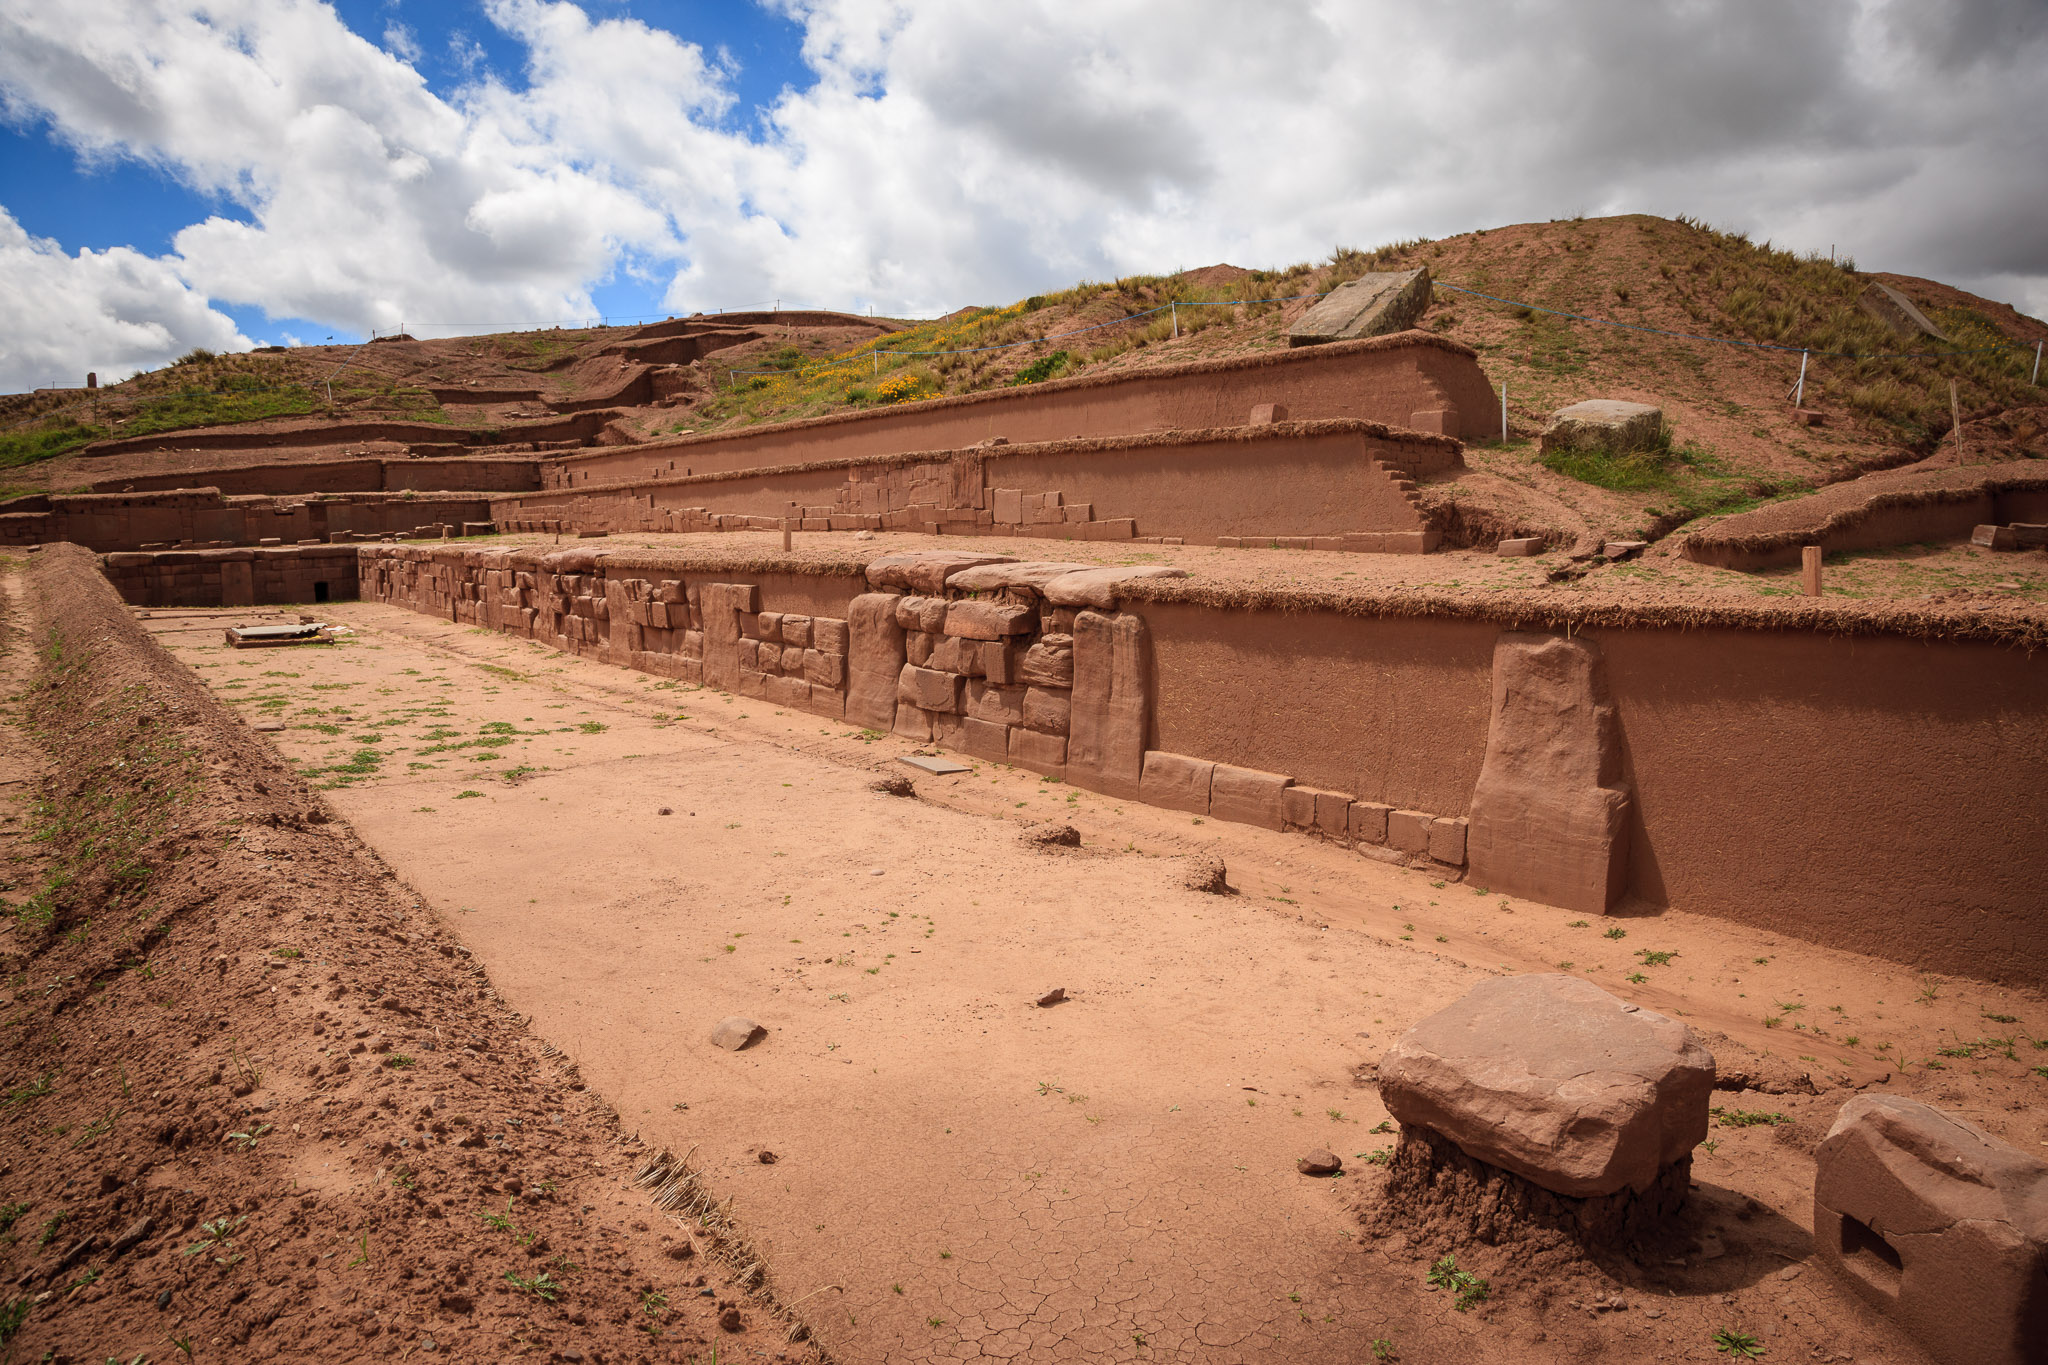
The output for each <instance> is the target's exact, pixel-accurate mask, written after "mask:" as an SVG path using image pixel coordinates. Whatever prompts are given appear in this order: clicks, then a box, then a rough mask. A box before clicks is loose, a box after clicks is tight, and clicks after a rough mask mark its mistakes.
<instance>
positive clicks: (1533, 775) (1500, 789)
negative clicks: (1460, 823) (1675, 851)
mask: <svg viewBox="0 0 2048 1365" xmlns="http://www.w3.org/2000/svg"><path fill="white" fill-rule="evenodd" d="M1630 799H1631V798H1630V795H1629V791H1628V786H1627V783H1626V781H1625V779H1624V777H1623V775H1622V756H1621V736H1620V727H1619V723H1618V720H1617V718H1616V715H1615V710H1614V703H1613V700H1612V698H1611V697H1610V696H1609V694H1608V691H1607V681H1606V675H1605V671H1604V668H1603V666H1602V662H1601V657H1600V652H1599V649H1598V647H1597V646H1595V645H1594V644H1592V643H1591V642H1590V641H1588V640H1586V639H1585V638H1583V637H1581V638H1578V639H1573V640H1567V639H1564V638H1562V637H1560V636H1553V635H1533V634H1520V633H1516V632H1508V633H1505V634H1503V635H1502V636H1501V637H1500V640H1499V641H1498V642H1497V643H1496V644H1495V646H1494V651H1493V719H1492V723H1491V725H1490V726H1489V728H1488V731H1487V736H1486V758H1485V760H1484V762H1483V763H1482V764H1481V766H1480V770H1479V782H1478V785H1477V786H1476V787H1474V789H1473V792H1472V813H1471V819H1470V828H1469V829H1468V830H1467V832H1466V843H1465V851H1466V865H1467V866H1468V867H1469V868H1470V869H1471V873H1472V876H1473V878H1474V879H1475V880H1477V881H1479V882H1482V883H1484V884H1485V885H1487V886H1491V887H1493V888H1494V889H1496V890H1500V891H1506V892H1510V893H1512V894H1514V895H1518V896H1526V897H1528V898H1529V899H1531V900H1538V901H1543V902H1545V903H1547V904H1550V905H1556V906H1560V907H1562V908H1564V909H1567V910H1582V911H1589V912H1595V913H1601V914H1604V913H1606V911H1607V908H1608V907H1609V906H1610V905H1612V904H1613V903H1614V901H1615V900H1616V899H1617V898H1618V897H1619V896H1620V895H1621V893H1622V890H1623V888H1624V887H1625V886H1626V884H1627V881H1628V820H1629V806H1630Z"/></svg>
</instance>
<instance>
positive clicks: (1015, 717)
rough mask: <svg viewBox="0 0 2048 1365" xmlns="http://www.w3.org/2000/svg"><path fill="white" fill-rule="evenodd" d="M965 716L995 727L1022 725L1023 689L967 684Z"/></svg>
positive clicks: (981, 683) (985, 684) (976, 683)
mask: <svg viewBox="0 0 2048 1365" xmlns="http://www.w3.org/2000/svg"><path fill="white" fill-rule="evenodd" d="M967 714H968V715H970V716H974V717H977V718H979V719H981V720H985V721H993V722H994V723H996V724H997V725H1022V724H1023V723H1024V689H1023V688H1021V687H995V686H991V685H990V684H988V683H986V682H980V681H975V682H970V683H968V684H967Z"/></svg>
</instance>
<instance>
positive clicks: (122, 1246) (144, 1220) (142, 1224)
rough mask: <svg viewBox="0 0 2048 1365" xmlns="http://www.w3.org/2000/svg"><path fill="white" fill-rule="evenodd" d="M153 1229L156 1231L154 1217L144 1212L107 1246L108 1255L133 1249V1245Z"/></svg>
mask: <svg viewBox="0 0 2048 1365" xmlns="http://www.w3.org/2000/svg"><path fill="white" fill-rule="evenodd" d="M154 1231H156V1219H154V1218H152V1217H150V1216H149V1215H148V1214H144V1215H143V1216H142V1217H140V1218H138V1219H136V1220H135V1221H134V1222H132V1223H130V1224H129V1225H128V1226H127V1227H126V1228H125V1229H124V1230H123V1231H122V1233H121V1235H120V1236H119V1237H116V1238H115V1239H114V1240H113V1243H112V1244H111V1245H109V1246H108V1247H107V1255H108V1257H109V1258H111V1257H115V1256H119V1255H120V1254H121V1253H122V1252H124V1251H131V1250H133V1249H134V1248H135V1247H137V1246H140V1245H141V1244H142V1242H143V1240H144V1239H145V1238H147V1237H148V1236H149V1234H150V1233H152V1232H154Z"/></svg>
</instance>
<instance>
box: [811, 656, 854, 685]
mask: <svg viewBox="0 0 2048 1365" xmlns="http://www.w3.org/2000/svg"><path fill="white" fill-rule="evenodd" d="M804 681H805V682H808V683H810V684H811V685H812V686H814V687H828V688H837V687H839V686H840V685H841V684H843V683H844V682H845V681H846V659H845V657H844V656H842V655H838V654H826V653H824V652H823V651H821V650H816V649H807V650H805V651H804Z"/></svg>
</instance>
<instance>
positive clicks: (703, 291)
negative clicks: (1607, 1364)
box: [0, 0, 2048, 344]
mask: <svg viewBox="0 0 2048 1365" xmlns="http://www.w3.org/2000/svg"><path fill="white" fill-rule="evenodd" d="M764 3H767V4H768V5H769V6H770V7H771V8H773V9H774V10H776V11H777V12H779V13H780V14H782V15H784V16H786V17H787V18H789V19H790V20H792V21H794V22H795V23H796V24H797V25H798V26H799V27H800V31H801V33H802V35H803V37H802V43H803V59H804V61H805V62H806V63H807V64H808V66H809V69H810V71H811V73H812V77H813V79H812V82H811V83H810V84H809V85H808V86H807V88H804V89H801V90H785V91H784V92H783V93H782V95H781V96H780V98H778V99H777V100H776V101H775V102H774V103H773V104H772V105H771V106H769V107H768V108H766V109H765V110H762V111H759V112H758V113H754V112H743V111H739V110H737V109H736V107H735V105H734V93H733V91H734V75H735V69H734V67H733V65H732V59H731V58H730V57H729V56H727V55H725V54H724V53H723V52H720V53H716V54H707V53H706V51H705V50H704V49H703V48H702V47H701V46H700V45H698V44H696V43H693V42H691V41H689V38H688V35H687V34H686V33H682V34H679V33H675V32H670V31H667V30H664V29H662V28H660V27H657V26H654V25H651V24H649V23H647V22H644V21H642V20H639V19H635V18H632V17H628V16H623V15H620V16H615V17H599V16H596V15H593V14H592V13H591V12H590V11H588V10H586V9H584V8H583V7H581V6H579V5H578V4H575V3H571V2H570V0H482V9H483V16H484V18H485V19H486V20H487V21H488V22H490V23H492V24H493V25H495V26H496V27H497V28H498V29H499V30H500V31H501V32H502V33H504V34H505V35H507V36H509V37H510V38H511V39H513V40H514V41H515V42H516V43H518V44H519V45H520V46H521V49H522V51H523V54H524V62H523V67H522V69H521V70H519V71H516V72H493V71H490V70H488V69H487V67H486V66H485V65H484V64H483V63H482V62H481V60H480V50H477V55H478V56H479V60H478V62H477V63H475V64H474V65H471V66H469V67H468V68H466V69H468V70H469V71H470V72H471V75H470V77H469V78H468V79H467V81H466V83H465V84H463V85H462V86H461V87H460V88H459V89H456V90H453V91H451V92H448V93H446V94H445V95H444V94H437V93H436V92H434V91H433V90H430V89H429V88H428V86H427V84H426V82H425V81H424V80H423V79H422V77H421V75H420V74H419V72H418V71H417V70H416V69H415V68H414V66H413V63H414V62H416V61H418V60H419V57H418V52H419V44H420V39H419V38H418V37H417V36H416V35H415V34H414V33H413V32H412V31H411V30H410V29H407V28H405V27H404V26H402V25H400V24H398V23H397V22H396V21H395V20H394V21H392V23H391V24H390V25H389V26H388V27H387V28H386V29H385V31H384V32H383V34H382V35H381V38H382V45H381V46H379V45H378V44H377V43H375V42H372V41H371V40H370V39H368V38H365V37H363V36H361V35H358V34H355V33H353V32H351V31H350V30H349V29H348V28H347V27H346V26H345V25H344V24H343V22H342V21H341V20H340V18H339V17H338V16H337V15H336V14H335V12H334V11H333V10H332V9H331V8H329V7H328V6H327V5H326V4H324V3H320V2H319V0H183V3H179V4H176V5H170V4H163V3H156V2H153V0H0V99H4V101H5V103H6V107H7V108H8V110H9V111H11V112H12V113H13V114H14V116H15V117H17V118H35V119H47V120H48V121H49V123H50V125H51V126H52V127H53V128H54V129H55V130H57V132H58V134H59V135H60V136H62V137H63V138H65V139H67V140H68V141H69V142H70V143H71V144H72V145H74V146H75V147H77V148H78V149H79V150H80V152H81V153H82V154H87V155H91V156H95V157H127V158H132V159H135V160H137V161H140V162H143V163H146V164H148V165H150V166H152V167H155V168H157V169H159V170H161V171H163V172H165V173H167V174H169V175H172V176H174V177H176V178H178V179H179V180H180V181H182V182H183V183H185V184H187V185H190V186H191V187H193V188H194V189H196V190H199V191H201V192H203V193H205V194H208V195H212V196H216V197H217V198H218V199H219V200H220V201H221V202H222V203H223V205H224V211H223V212H222V213H221V214H219V215H216V216H213V217H209V218H207V219H206V220H204V221H202V222H197V223H194V224H192V225H191V226H189V227H187V228H185V229H184V230H183V231H181V232H180V233H178V234H177V236H176V237H175V239H174V245H175V251H174V253H173V254H171V255H170V256H167V257H164V258H163V259H162V260H161V261H158V262H156V263H155V265H154V267H153V268H154V269H155V270H156V271H158V272H159V275H160V276H161V278H163V279H164V280H165V281H167V282H168V283H170V284H175V285H179V286H181V287H184V288H186V289H188V290H189V291H191V292H192V293H193V294H194V295H195V296H198V297H201V298H203V299H210V300H216V301H220V302H223V303H226V304H230V305H237V306H243V305H254V306H260V307H261V308H262V309H264V310H266V311H267V312H269V313H270V314H271V315H273V316H297V317H306V318H312V319H318V320H320V321H322V322H325V323H328V324H331V325H337V326H342V327H348V328H351V329H356V330H368V329H371V328H389V327H395V326H398V325H400V324H405V325H406V326H408V327H409V328H413V329H415V330H424V329H427V328H428V326H429V325H430V324H469V325H472V326H484V325H491V324H500V325H503V324H519V323H528V324H531V323H540V322H547V321H555V320H568V319H579V318H584V317H588V316H591V315H592V314H593V312H594V311H595V310H594V307H593V304H592V301H591V290H592V289H593V288H595V287H597V286H598V285H600V284H602V283H604V282H605V281H607V280H610V279H614V278H616V277H618V276H619V275H620V274H622V273H624V274H630V275H631V276H633V277H634V278H636V279H639V280H651V281H653V282H654V288H655V290H656V292H657V293H658V294H659V296H660V297H661V298H662V299H663V301H664V303H665V305H666V306H668V307H670V308H674V309H676V310H679V311H687V310H692V309H695V308H700V307H714V306H721V305H724V306H734V305H744V304H748V303H752V302H755V301H763V300H767V299H772V298H781V299H783V300H785V301H786V302H789V303H793V304H818V305H825V306H837V307H849V308H858V307H861V306H864V305H867V304H873V305H875V306H877V307H878V308H879V309H881V310H882V311H884V312H898V313H920V312H932V311H939V310H944V309H950V308H953V307H957V306H958V305H960V304H962V303H966V302H995V301H1002V300H1007V299H1010V298H1015V297H1017V296H1020V295H1022V294H1025V293H1029V292H1034V291H1037V290H1040V289H1044V288H1046V287H1048V286H1056V285H1061V284H1065V283H1069V282H1071V281H1073V280H1075V279H1077V278H1080V277H1083V276H1094V277H1098V278H1099V277H1103V276H1110V275H1116V274H1122V273H1128V272H1131V271H1136V270H1162V269H1169V270H1170V269H1173V268H1176V267H1182V266H1194V265H1203V264H1208V263H1210V262H1213V261H1216V260H1221V259H1228V260H1232V261H1235V262H1237V263H1239V264H1248V265H1260V264H1277V263H1285V262H1288V261H1292V260H1299V259H1304V258H1308V257H1314V256H1320V255H1322V254H1324V253H1327V252H1328V251H1329V250H1330V249H1331V247H1333V246H1335V245H1337V244H1339V243H1344V244H1355V245H1371V244H1374V243H1377V242H1381V241H1386V240H1392V239H1396V238H1404V237H1411V236H1416V235H1428V236H1442V235H1445V234H1449V233H1454V232H1460V231H1465V230H1468V229H1470V228H1474V227H1483V226H1491V225H1496V224H1501V223H1507V222H1515V221H1522V220H1526V219H1531V218H1537V219H1540V218H1547V217H1557V216H1565V215H1569V214H1574V213H1592V214H1597V213H1612V212H1624V211H1646V212H1654V213H1664V214H1676V213H1689V214H1693V215H1696V216H1699V217H1702V218H1705V219H1706V220H1708V221H1710V222H1713V223H1716V224H1719V225H1723V226H1728V227H1736V228H1741V229H1743V230H1746V231H1749V232H1751V233H1752V234H1754V235H1757V236H1761V237H1770V238H1773V239H1775V240H1776V241H1778V242H1779V243H1781V244H1789V245H1793V246H1796V247H1800V248H1803V249H1821V250H1825V249H1827V248H1828V247H1830V246H1832V247H1835V248H1838V249H1839V250H1841V251H1843V252H1845V253H1848V254H1851V255H1854V256H1855V257H1856V258H1857V260H1858V262H1859V264H1861V265H1862V266H1864V267H1865V268H1866V269H1892V270H1900V271H1905V272H1910V273H1919V274H1928V275H1934V276H1937V277H1940V278H1945V279H1948V280H1951V281H1952V282H1954V283H1957V284H1961V285H1964V286H1965V287H1975V288H1979V289H1981V290H1984V291H1985V292H1988V293H1990V294H1992V295H1993V296H1994V297H2001V298H2004V299H2006V300H2008V301H2011V302H2014V303H2017V304H2019V305H2021V306H2022V307H2026V308H2029V309H2030V310H2032V311H2035V312H2043V311H2048V231H2044V230H2043V229H2044V226H2048V150H2044V148H2048V142H2044V139H2042V138H2041V136H2040V135H2039V133H2038V131H2036V129H2037V124H2038V120H2037V119H2035V118H2033V117H2032V116H2031V115H2030V114H2029V112H2028V111H2029V110H2030V109H2031V108H2032V107H2033V105H2034V103H2037V102H2038V89H2037V87H2038V85H2039V80H2038V76H2039V72H2040V71H2042V70H2044V69H2048V10H2044V9H2043V7H2042V6H2041V5H2040V4H2039V0H1813V2H1812V3H1810V4H1801V5H1793V6H1765V5H1758V4H1754V3H1750V2H1749V0H1687V3H1684V4H1673V5H1645V4H1642V3H1640V0H1578V2H1577V3H1571V4H1566V3H1549V4H1544V3H1531V4H1520V5H1514V6H1501V5H1477V4H1458V3H1454V4H1439V5H1428V6H1418V5H1413V4H1409V3H1402V2H1400V0H1267V3H1264V4H1260V5H1256V6H1251V5H1245V4H1242V3H1239V2H1238V0H1177V3H1175V4H1172V5H1162V4H1159V3H1149V2H1147V3H1141V2H1140V0H1092V3H1090V4H1088V5H1075V4H1073V3H1071V0H1012V3H1009V4H1005V5H961V4H955V3H949V2H947V0H764ZM450 41H458V40H456V39H452V38H451V40H450ZM42 254H45V255H46V254H47V253H42ZM95 259H97V258H95ZM143 259H144V258H141V257H136V258H135V260H136V261H138V262H139V261H141V260H143ZM77 260H79V261H83V260H85V257H84V256H81V257H79V258H77ZM122 297H123V298H125V297H126V296H125V295H124V296H122ZM114 306H115V305H114V303H113V302H112V296H110V301H109V302H108V304H107V307H109V308H112V307H114ZM120 306H122V307H125V306H126V304H121V305H120ZM103 311H104V310H103ZM0 325H4V326H6V327H8V328H10V329H11V330H13V331H14V332H15V333H16V334H17V335H19V334H20V332H21V331H22V329H24V328H26V329H27V330H28V331H30V332H36V331H51V332H54V331H56V330H58V328H57V327H56V326H55V324H52V323H49V322H48V321H46V320H39V319H38V318H35V317H24V316H23V315H20V314H14V313H9V314H6V315H0ZM18 344H22V343H18ZM33 344H42V343H33Z"/></svg>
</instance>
